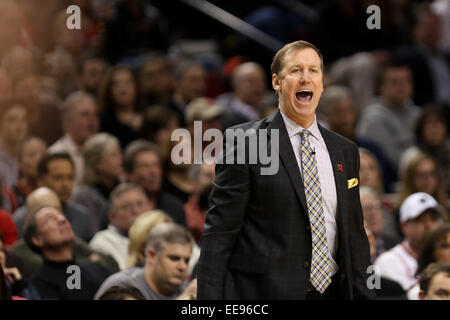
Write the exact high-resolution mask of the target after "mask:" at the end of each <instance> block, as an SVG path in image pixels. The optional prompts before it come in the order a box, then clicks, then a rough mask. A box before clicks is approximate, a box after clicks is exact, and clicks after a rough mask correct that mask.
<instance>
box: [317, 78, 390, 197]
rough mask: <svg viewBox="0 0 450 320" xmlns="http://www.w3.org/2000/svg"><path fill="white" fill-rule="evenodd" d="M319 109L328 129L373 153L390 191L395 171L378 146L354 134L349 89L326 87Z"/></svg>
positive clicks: (354, 116) (355, 116)
mask: <svg viewBox="0 0 450 320" xmlns="http://www.w3.org/2000/svg"><path fill="white" fill-rule="evenodd" d="M319 111H320V112H321V113H322V114H323V115H324V116H325V120H326V123H327V124H328V127H329V129H330V130H332V131H334V132H336V133H338V134H340V135H342V136H344V137H345V138H347V139H349V140H352V141H353V142H355V143H356V144H357V146H358V147H360V148H365V149H367V150H369V151H370V152H371V153H372V154H373V155H375V157H376V158H377V161H378V164H379V166H380V169H381V171H382V176H383V186H384V190H386V192H389V191H391V190H392V183H393V182H394V181H395V180H396V177H395V176H396V171H395V170H393V168H391V167H390V166H389V163H388V161H387V159H386V157H385V156H384V154H383V151H382V150H381V149H380V147H379V146H377V145H376V144H375V143H373V142H372V141H370V140H367V139H364V138H360V137H357V136H356V132H355V129H356V124H357V121H358V113H357V107H356V106H355V103H354V100H353V96H352V94H351V92H350V90H349V89H347V88H346V87H343V86H337V85H333V86H330V87H328V88H327V89H326V90H325V91H324V93H323V94H322V97H321V99H320V102H319ZM379 191H380V190H379Z"/></svg>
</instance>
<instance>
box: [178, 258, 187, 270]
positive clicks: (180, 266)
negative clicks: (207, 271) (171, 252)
mask: <svg viewBox="0 0 450 320" xmlns="http://www.w3.org/2000/svg"><path fill="white" fill-rule="evenodd" d="M187 268H188V262H186V261H185V260H184V259H180V260H179V263H178V269H179V270H180V271H185V270H186V269H187Z"/></svg>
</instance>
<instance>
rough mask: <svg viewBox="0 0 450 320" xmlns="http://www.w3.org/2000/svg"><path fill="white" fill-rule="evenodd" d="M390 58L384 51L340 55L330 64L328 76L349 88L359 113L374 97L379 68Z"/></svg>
mask: <svg viewBox="0 0 450 320" xmlns="http://www.w3.org/2000/svg"><path fill="white" fill-rule="evenodd" d="M390 58H391V56H390V54H389V53H388V52H386V51H382V50H377V51H373V52H365V51H364V52H357V53H355V54H353V55H350V56H345V57H342V58H340V59H338V60H337V61H336V62H335V63H333V64H332V65H331V66H330V68H329V71H330V76H331V77H332V79H333V80H334V81H335V83H336V84H341V85H345V86H347V87H348V88H349V89H350V90H351V92H352V96H353V98H354V101H355V104H356V108H357V110H358V113H359V114H361V113H363V112H364V110H365V108H366V107H367V106H369V105H371V104H372V102H373V100H374V99H375V97H376V91H377V80H378V78H379V73H380V70H383V69H384V67H385V66H386V64H387V63H388V62H389V60H390ZM324 93H326V91H325V92H324Z"/></svg>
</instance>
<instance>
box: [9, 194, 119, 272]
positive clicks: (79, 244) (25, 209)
mask: <svg viewBox="0 0 450 320" xmlns="http://www.w3.org/2000/svg"><path fill="white" fill-rule="evenodd" d="M42 207H54V208H57V209H58V210H62V205H61V201H60V200H59V197H58V195H57V194H56V193H55V192H54V191H53V190H51V189H50V188H47V187H40V188H38V189H36V190H34V191H33V192H31V193H30V194H29V195H28V197H27V201H26V206H22V207H20V208H19V209H17V210H16V212H15V213H14V215H13V220H14V222H15V223H16V226H17V231H18V233H19V238H20V240H19V241H17V242H16V243H15V244H14V246H13V252H14V253H15V254H16V255H18V256H19V257H20V258H21V259H22V261H23V263H24V270H23V277H24V278H27V277H28V276H30V275H31V274H32V273H33V272H34V271H36V270H38V269H39V268H40V267H41V266H42V257H41V256H40V255H38V254H36V253H34V252H33V251H31V249H30V248H29V247H28V246H27V245H26V243H25V242H24V241H23V239H22V236H23V229H24V225H25V222H26V220H27V219H28V217H29V216H30V213H32V212H36V211H37V210H39V209H40V208H42ZM73 250H74V256H75V257H76V258H77V259H79V260H81V261H82V262H83V261H90V262H98V263H100V264H102V265H103V266H105V267H107V268H109V269H110V270H111V271H114V272H116V271H119V266H118V265H117V262H116V261H115V260H114V259H113V258H112V257H111V256H110V255H107V254H102V253H97V252H95V251H94V250H92V249H91V248H90V247H89V246H88V244H87V243H86V242H84V241H83V240H82V239H80V238H78V237H75V243H74V247H73Z"/></svg>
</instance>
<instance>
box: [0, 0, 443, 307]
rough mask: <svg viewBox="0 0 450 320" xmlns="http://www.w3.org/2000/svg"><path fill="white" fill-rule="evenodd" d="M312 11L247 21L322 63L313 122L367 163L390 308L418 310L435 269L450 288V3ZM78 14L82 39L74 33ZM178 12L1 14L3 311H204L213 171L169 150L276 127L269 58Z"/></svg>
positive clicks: (98, 7) (369, 202)
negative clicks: (376, 19) (65, 303)
mask: <svg viewBox="0 0 450 320" xmlns="http://www.w3.org/2000/svg"><path fill="white" fill-rule="evenodd" d="M171 2H172V1H171ZM214 3H216V4H217V5H219V6H222V7H224V8H225V9H228V10H230V12H231V13H233V12H232V9H231V8H232V7H233V5H235V6H237V2H236V3H235V1H222V2H221V1H215V2H214ZM302 3H304V4H306V5H309V6H311V8H313V9H314V10H315V12H316V13H317V15H315V16H314V15H310V14H307V13H306V12H302V11H301V8H300V9H299V8H297V9H298V10H294V9H295V8H296V7H295V2H294V4H291V5H292V7H284V6H282V5H281V4H279V3H277V2H276V1H248V3H247V2H246V4H245V6H243V7H242V8H241V11H239V12H236V14H237V15H240V16H239V17H240V18H241V19H243V20H244V21H246V22H247V23H249V24H251V25H254V26H255V27H257V28H259V29H260V30H262V31H264V32H266V33H268V34H269V35H271V36H272V37H274V38H276V39H278V40H279V41H281V42H282V43H287V42H289V41H293V40H300V39H303V40H308V41H310V42H312V43H313V44H315V45H316V46H317V47H318V48H319V49H320V50H321V51H322V52H323V55H324V63H325V66H324V87H325V90H324V93H323V95H322V98H321V100H320V103H319V107H318V110H317V119H318V122H319V123H320V124H321V125H322V126H325V127H327V128H329V129H330V130H333V131H335V132H337V133H338V134H340V135H342V136H344V137H346V138H347V139H350V140H352V141H353V142H354V143H356V144H357V145H358V147H359V148H360V195H361V204H362V208H363V213H364V218H365V221H366V224H365V227H366V232H367V235H368V239H369V243H370V247H371V257H372V262H373V263H374V264H375V265H376V266H377V267H378V268H377V270H378V271H377V272H379V274H380V276H381V279H382V282H381V290H378V291H377V295H378V297H380V298H394V299H419V298H423V297H425V296H426V294H425V293H424V292H423V291H420V289H422V290H424V289H423V288H425V289H426V290H428V288H431V287H433V286H432V284H433V282H432V281H431V280H430V279H431V278H432V276H434V275H435V273H436V270H438V271H437V272H444V276H443V277H444V278H445V274H446V277H447V278H446V281H447V282H448V278H450V274H449V273H448V270H449V268H447V269H445V268H444V269H442V268H443V267H442V266H444V267H445V263H450V225H449V215H448V214H449V210H450V139H449V128H450V2H449V1H446V0H434V1H425V0H422V1H420V0H415V1H407V0H395V1H394V0H392V1H382V0H379V1H362V0H361V1H357V0H322V1H302ZM72 4H75V5H77V6H79V8H80V9H81V20H80V21H81V29H74V30H70V29H69V28H68V27H67V24H66V22H67V19H68V18H69V17H70V16H71V14H72V13H67V12H66V9H67V7H68V6H69V5H72ZM370 4H377V5H379V7H380V8H381V29H379V30H376V29H375V30H370V29H368V28H367V26H366V20H367V18H368V17H369V15H368V14H367V13H366V8H367V6H368V5H370ZM172 5H173V6H174V7H173V8H170V5H168V4H167V2H164V1H145V0H114V1H112V0H111V1H109V0H72V1H65V0H61V1H52V0H39V1H35V0H0V183H1V192H0V200H1V202H0V204H1V210H0V265H1V268H0V271H1V272H0V274H1V276H2V277H1V278H0V285H2V292H1V295H2V297H8V298H11V297H13V298H14V299H23V298H26V299H94V298H95V299H152V300H162V299H195V298H196V293H195V292H196V280H195V278H196V263H197V260H198V257H199V255H200V250H201V242H200V238H201V236H202V232H203V224H204V221H205V214H206V211H207V209H208V205H209V204H208V197H209V193H210V190H211V184H212V183H213V181H214V177H215V171H214V163H206V162H204V163H202V164H189V163H182V164H177V163H174V162H173V161H172V160H171V153H172V150H173V149H174V148H175V146H177V144H178V143H179V142H180V143H182V144H186V145H187V146H186V148H187V149H189V148H192V150H193V149H194V144H193V143H191V141H187V140H182V141H172V140H171V134H172V132H173V130H175V129H178V128H184V129H186V130H188V132H190V133H191V134H192V135H193V134H194V131H195V130H194V121H201V124H202V127H201V133H204V132H205V131H206V130H208V129H217V130H219V131H221V132H224V130H226V129H227V128H229V127H231V126H233V125H236V124H239V123H243V122H247V121H254V120H259V119H262V118H264V117H267V116H270V115H271V114H273V113H274V112H276V110H277V97H276V95H275V93H274V91H273V90H272V89H271V75H270V73H269V69H270V58H271V57H272V56H273V54H274V52H272V51H271V50H270V49H267V48H264V47H262V46H261V45H259V44H255V43H254V42H253V41H252V40H251V39H249V38H247V37H245V36H243V35H240V34H238V33H236V32H234V31H233V30H232V29H230V28H225V27H224V26H222V25H221V24H219V22H214V23H213V22H212V21H211V19H210V18H207V17H205V16H202V15H198V13H197V15H192V16H190V18H187V17H186V16H183V17H180V16H181V15H182V14H181V13H180V10H181V11H182V10H183V8H184V9H185V10H186V13H191V12H192V10H193V9H192V8H188V7H183V4H182V3H181V2H180V1H173V4H172ZM244 9H247V10H244ZM194 19H196V20H198V21H196V23H194V22H193V21H194ZM203 20H204V23H203V22H202V21H203ZM193 25H196V27H193ZM198 25H200V26H203V27H202V28H200V29H201V30H199V27H198ZM207 146H208V141H207V142H203V145H202V146H201V148H202V150H204V149H205V148H206V147H207ZM191 154H192V157H193V152H192V153H191ZM192 162H193V161H191V163H192ZM436 263H437V264H436ZM440 264H442V265H440ZM70 266H77V267H78V269H74V271H73V278H70V279H72V280H70V279H68V277H69V275H68V273H67V270H68V268H69V267H70ZM427 267H430V268H431V269H430V268H427ZM433 268H434V269H433ZM430 270H431V271H430ZM433 270H435V272H434V273H433ZM439 270H440V271H439ZM442 270H444V271H442ZM445 270H447V271H445ZM445 272H446V273H445ZM430 274H431V275H430ZM421 275H423V276H421ZM78 276H79V277H78ZM422 280H423V281H422ZM421 281H422V282H423V283H422V282H421ZM427 281H428V282H427ZM419 283H420V285H419ZM78 287H79V288H78ZM73 288H75V289H77V290H75V289H73ZM80 288H81V289H80ZM426 290H425V291H426ZM430 295H431V294H430Z"/></svg>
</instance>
